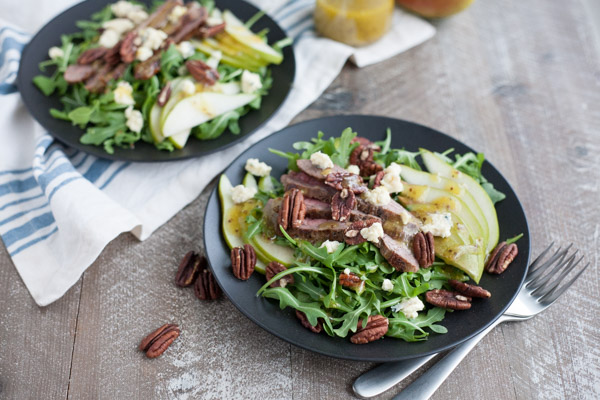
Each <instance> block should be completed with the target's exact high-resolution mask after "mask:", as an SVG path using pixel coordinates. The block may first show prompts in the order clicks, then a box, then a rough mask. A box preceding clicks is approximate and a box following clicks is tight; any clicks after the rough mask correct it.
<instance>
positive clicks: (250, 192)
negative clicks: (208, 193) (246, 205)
mask: <svg viewBox="0 0 600 400" xmlns="http://www.w3.org/2000/svg"><path fill="white" fill-rule="evenodd" d="M255 194H256V188H249V187H246V186H244V185H237V186H236V187H234V188H233V189H231V199H232V200H233V202H234V203H235V204H239V203H243V202H245V201H248V200H250V199H251V198H253V197H254V195H255Z"/></svg>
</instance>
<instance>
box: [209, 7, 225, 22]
mask: <svg viewBox="0 0 600 400" xmlns="http://www.w3.org/2000/svg"><path fill="white" fill-rule="evenodd" d="M223 22H224V21H223V14H221V10H219V9H218V8H214V9H213V10H212V12H211V13H210V16H209V17H208V18H207V19H206V25H208V26H216V25H221V24H222V23H223Z"/></svg>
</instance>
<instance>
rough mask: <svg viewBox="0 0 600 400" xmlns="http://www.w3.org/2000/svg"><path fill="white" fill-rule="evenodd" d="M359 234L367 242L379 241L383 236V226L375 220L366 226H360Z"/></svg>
mask: <svg viewBox="0 0 600 400" xmlns="http://www.w3.org/2000/svg"><path fill="white" fill-rule="evenodd" d="M360 235H361V236H362V237H363V238H365V239H366V240H368V241H369V242H372V243H379V239H381V238H382V237H383V226H381V222H375V223H374V224H373V225H371V226H369V227H368V228H362V229H361V230H360Z"/></svg>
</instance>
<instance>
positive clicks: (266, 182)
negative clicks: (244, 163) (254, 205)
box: [258, 175, 275, 193]
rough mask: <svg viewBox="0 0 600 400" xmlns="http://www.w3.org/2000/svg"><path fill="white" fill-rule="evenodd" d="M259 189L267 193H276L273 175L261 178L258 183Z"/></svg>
mask: <svg viewBox="0 0 600 400" xmlns="http://www.w3.org/2000/svg"><path fill="white" fill-rule="evenodd" d="M258 188H259V189H260V190H261V191H263V192H265V193H271V192H274V191H275V185H274V184H273V177H272V176H271V175H267V176H263V177H261V178H260V179H259V181H258Z"/></svg>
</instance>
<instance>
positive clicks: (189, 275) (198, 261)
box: [175, 251, 206, 287]
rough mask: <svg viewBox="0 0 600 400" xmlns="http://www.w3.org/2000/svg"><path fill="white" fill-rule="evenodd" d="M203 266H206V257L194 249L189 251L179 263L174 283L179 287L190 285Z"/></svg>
mask: <svg viewBox="0 0 600 400" xmlns="http://www.w3.org/2000/svg"><path fill="white" fill-rule="evenodd" d="M204 268H206V258H204V257H202V256H201V255H199V254H198V253H196V252H195V251H189V252H188V253H187V254H186V255H185V256H184V257H183V259H182V260H181V262H180V263H179V269H178V270H177V275H175V284H176V285H177V286H179V287H187V286H190V285H191V284H193V283H194V281H195V280H196V278H197V277H198V274H199V273H200V271H201V270H203V269H204Z"/></svg>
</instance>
